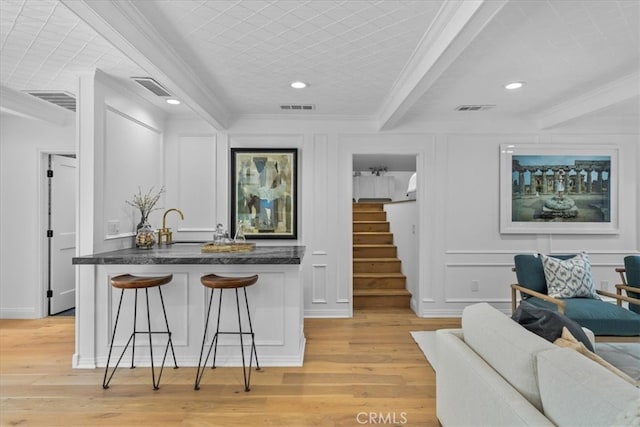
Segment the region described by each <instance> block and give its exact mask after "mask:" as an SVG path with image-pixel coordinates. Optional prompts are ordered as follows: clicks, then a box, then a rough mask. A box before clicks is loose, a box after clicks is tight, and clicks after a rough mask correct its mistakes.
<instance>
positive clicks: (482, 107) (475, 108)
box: [455, 105, 495, 111]
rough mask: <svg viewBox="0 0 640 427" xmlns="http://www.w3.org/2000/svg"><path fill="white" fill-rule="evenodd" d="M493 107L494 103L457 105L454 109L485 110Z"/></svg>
mask: <svg viewBox="0 0 640 427" xmlns="http://www.w3.org/2000/svg"><path fill="white" fill-rule="evenodd" d="M493 107H495V105H458V106H457V107H456V108H455V110H456V111H487V110H490V109H492V108H493Z"/></svg>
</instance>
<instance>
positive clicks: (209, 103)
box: [61, 0, 231, 130]
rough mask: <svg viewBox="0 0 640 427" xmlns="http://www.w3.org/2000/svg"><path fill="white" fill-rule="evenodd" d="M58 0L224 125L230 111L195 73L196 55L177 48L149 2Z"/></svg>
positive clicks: (182, 46) (198, 110)
mask: <svg viewBox="0 0 640 427" xmlns="http://www.w3.org/2000/svg"><path fill="white" fill-rule="evenodd" d="M61 3H63V4H64V5H65V6H66V7H67V8H69V10H71V11H72V12H73V13H75V14H76V15H77V16H78V17H79V18H80V19H82V20H83V21H85V22H86V23H87V24H88V25H89V26H91V27H92V28H93V29H94V30H95V31H96V32H97V33H98V34H100V35H101V36H102V37H104V38H105V39H106V41H107V42H109V43H111V44H112V45H113V46H114V47H115V48H117V49H118V50H120V51H121V52H122V53H124V54H125V55H126V56H128V57H129V58H130V59H131V60H132V61H133V62H135V63H136V64H137V65H138V66H140V67H141V68H142V69H143V70H145V71H146V72H147V73H149V74H150V76H151V77H153V78H154V79H156V80H157V81H158V82H160V83H161V84H162V85H163V86H164V87H166V88H167V89H168V90H169V91H170V92H171V93H172V94H173V95H175V96H176V97H178V98H180V99H181V100H182V102H183V103H184V104H186V105H188V106H189V107H190V108H191V109H192V110H193V111H194V112H195V113H196V114H198V115H199V116H201V117H202V118H203V119H204V120H205V121H207V122H208V123H210V124H211V125H212V126H213V127H214V128H216V129H218V130H223V129H225V128H226V127H227V126H228V123H229V121H230V118H231V112H230V111H229V110H228V109H227V108H225V106H224V105H222V103H220V101H219V100H218V99H219V96H218V95H217V93H215V92H214V90H212V88H211V87H210V86H209V84H208V83H207V82H205V81H203V80H202V79H201V78H200V77H199V76H198V73H196V72H195V70H196V69H198V68H201V67H200V66H199V64H197V60H196V59H195V56H193V55H191V56H187V55H185V54H183V53H182V52H188V51H189V50H188V49H187V48H186V44H185V43H184V42H183V41H182V39H181V38H180V36H179V35H178V34H177V33H176V32H175V31H174V30H173V29H172V28H171V26H170V25H168V24H166V22H165V21H166V19H165V18H164V17H163V16H161V15H160V13H159V12H158V10H157V8H155V7H154V5H153V2H147V1H142V2H140V1H137V2H136V1H131V0H121V1H117V2H112V1H89V0H61ZM165 24H166V25H165Z"/></svg>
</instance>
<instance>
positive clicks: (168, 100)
mask: <svg viewBox="0 0 640 427" xmlns="http://www.w3.org/2000/svg"><path fill="white" fill-rule="evenodd" d="M167 104H171V105H180V101H178V100H177V99H172V98H169V99H167Z"/></svg>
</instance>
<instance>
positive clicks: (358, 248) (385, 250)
mask: <svg viewBox="0 0 640 427" xmlns="http://www.w3.org/2000/svg"><path fill="white" fill-rule="evenodd" d="M397 256H398V249H397V248H396V246H395V245H388V244H373V245H370V244H366V245H356V244H354V245H353V257H354V258H396V257H397Z"/></svg>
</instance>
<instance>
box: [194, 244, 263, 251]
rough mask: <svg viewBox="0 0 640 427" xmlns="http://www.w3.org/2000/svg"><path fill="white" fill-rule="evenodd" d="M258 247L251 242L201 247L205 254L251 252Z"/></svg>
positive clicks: (204, 245)
mask: <svg viewBox="0 0 640 427" xmlns="http://www.w3.org/2000/svg"><path fill="white" fill-rule="evenodd" d="M255 247H256V244H255V243H251V242H231V243H223V244H214V243H213V242H210V243H205V244H203V245H202V246H201V249H202V252H203V253H221V252H251V251H252V250H253V249H254V248H255Z"/></svg>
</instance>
